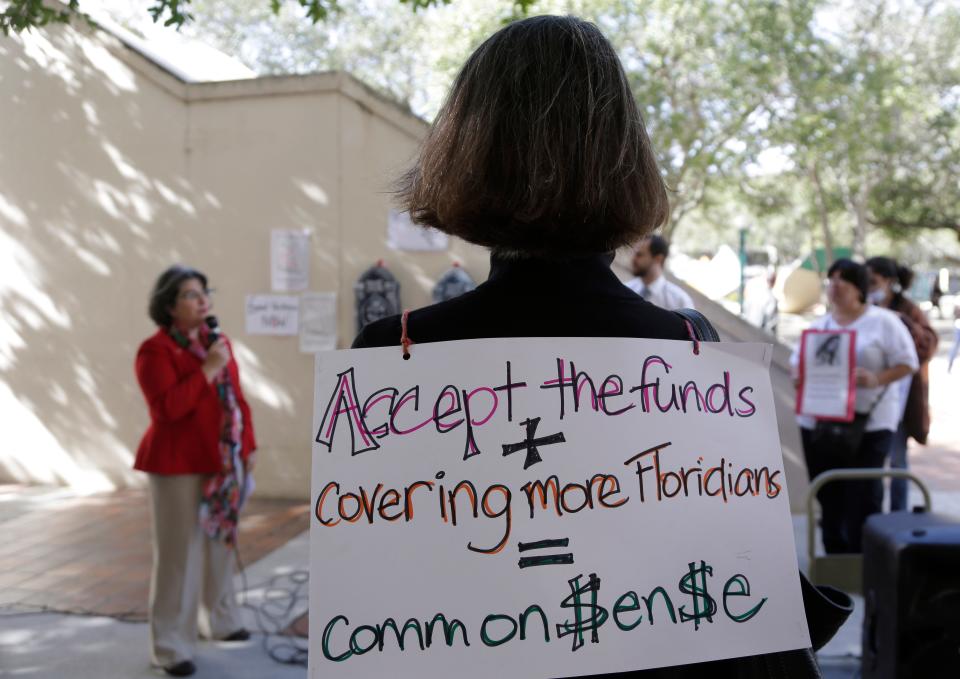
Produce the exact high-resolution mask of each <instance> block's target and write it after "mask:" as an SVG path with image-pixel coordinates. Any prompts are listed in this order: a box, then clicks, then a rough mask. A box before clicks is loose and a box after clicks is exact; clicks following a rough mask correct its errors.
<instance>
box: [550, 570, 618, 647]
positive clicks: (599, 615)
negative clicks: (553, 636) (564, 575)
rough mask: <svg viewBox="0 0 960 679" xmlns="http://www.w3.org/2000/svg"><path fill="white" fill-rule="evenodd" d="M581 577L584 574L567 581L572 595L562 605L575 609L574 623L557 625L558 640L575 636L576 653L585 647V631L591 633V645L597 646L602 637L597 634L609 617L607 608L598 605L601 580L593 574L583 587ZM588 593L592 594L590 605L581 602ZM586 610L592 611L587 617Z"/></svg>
mask: <svg viewBox="0 0 960 679" xmlns="http://www.w3.org/2000/svg"><path fill="white" fill-rule="evenodd" d="M581 577H583V575H582V574H581V575H578V576H577V577H575V578H573V579H572V580H568V581H567V583H568V584H569V585H570V591H571V594H570V596H568V597H567V598H565V599H564V600H563V601H562V602H561V603H560V605H561V606H562V607H563V608H572V609H573V622H565V623H563V624H558V625H557V638H560V637H565V636H567V635H568V634H572V635H574V636H573V650H574V651H576V650H577V649H578V648H580V647H581V646H583V633H584V632H585V631H588V630H589V631H590V632H591V635H590V642H591V643H594V644H596V643H597V642H599V641H600V637H599V635H598V634H597V630H598V629H600V626H601V625H602V624H603V623H605V622H606V621H607V617H608V616H609V613H608V612H607V609H606V608H604V607H603V606H598V605H597V592H598V591H599V590H600V578H598V577H597V574H596V573H591V574H590V577H589V579H588V580H587V582H586V584H584V585H583V586H582V587H581V586H580V578H581ZM587 592H589V593H590V602H589V603H585V602H583V601H581V595H583V594H586V593H587ZM584 608H588V609H590V610H589V614H588V615H587V616H585V615H584V614H583V610H582V609H584Z"/></svg>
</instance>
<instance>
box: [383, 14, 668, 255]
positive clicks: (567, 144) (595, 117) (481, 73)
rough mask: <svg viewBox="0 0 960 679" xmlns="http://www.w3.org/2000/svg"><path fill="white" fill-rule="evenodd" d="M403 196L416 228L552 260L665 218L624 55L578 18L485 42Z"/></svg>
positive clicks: (525, 25)
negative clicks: (621, 57)
mask: <svg viewBox="0 0 960 679" xmlns="http://www.w3.org/2000/svg"><path fill="white" fill-rule="evenodd" d="M398 193H399V196H400V200H401V203H402V204H403V205H404V206H405V207H406V208H407V209H408V210H409V211H410V214H411V217H412V218H413V219H414V221H416V222H419V223H421V224H425V225H428V226H433V227H435V228H438V229H440V230H441V231H445V232H447V233H450V234H453V235H456V236H460V237H461V238H464V239H465V240H468V241H471V242H473V243H477V244H480V245H486V246H490V247H493V248H494V249H497V250H502V251H515V252H522V253H526V254H533V255H544V256H558V257H564V256H571V255H576V254H586V253H590V252H605V251H610V250H613V249H615V248H617V247H619V246H621V245H625V244H628V243H632V242H635V241H636V240H638V239H639V238H640V237H642V236H644V235H645V234H647V233H649V232H650V231H651V230H653V229H654V228H656V227H657V226H659V225H661V224H663V223H664V222H665V221H666V219H667V217H668V214H669V203H668V200H667V193H666V187H665V186H664V183H663V179H662V177H661V176H660V172H659V169H658V167H657V163H656V158H655V156H654V153H653V150H652V148H651V144H650V140H649V138H648V136H647V133H646V130H645V129H644V126H643V121H642V119H641V116H640V113H639V110H638V109H637V105H636V102H635V101H634V99H633V94H632V93H631V91H630V86H629V83H628V82H627V78H626V75H625V74H624V72H623V68H622V66H621V65H620V60H619V59H618V58H617V55H616V53H615V52H614V50H613V47H612V46H611V45H610V43H609V42H608V41H607V39H606V38H605V37H604V36H603V34H601V33H600V30H599V29H598V28H597V27H596V26H594V25H593V24H591V23H588V22H585V21H582V20H580V19H577V18H575V17H557V16H540V17H533V18H530V19H525V20H523V21H518V22H515V23H512V24H510V25H508V26H506V27H504V28H503V29H501V30H500V31H498V32H497V33H495V34H494V35H492V36H491V37H490V38H488V39H487V40H486V41H485V42H484V43H483V44H482V45H480V47H478V48H477V50H476V51H475V52H474V53H473V54H472V55H471V56H470V58H469V59H468V60H467V62H466V64H464V66H463V69H462V70H461V71H460V74H459V75H458V76H457V79H456V81H455V82H454V85H453V87H452V89H451V91H450V93H449V95H448V98H447V101H446V103H445V104H444V106H443V108H442V109H441V111H440V113H439V115H438V116H437V120H436V122H435V124H434V126H433V128H432V129H431V131H430V133H429V135H428V136H427V139H426V141H425V142H424V144H423V147H422V149H421V151H420V157H419V159H418V161H417V163H416V165H415V166H414V167H413V169H411V170H410V171H409V172H408V173H407V174H406V175H405V176H404V177H403V178H402V180H401V181H400V184H399V191H398Z"/></svg>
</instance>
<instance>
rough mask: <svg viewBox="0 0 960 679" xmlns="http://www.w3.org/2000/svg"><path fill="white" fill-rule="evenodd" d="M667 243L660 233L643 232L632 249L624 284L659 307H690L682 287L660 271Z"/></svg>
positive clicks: (666, 251)
mask: <svg viewBox="0 0 960 679" xmlns="http://www.w3.org/2000/svg"><path fill="white" fill-rule="evenodd" d="M669 254H670V244H669V243H667V241H666V240H665V239H664V238H663V237H662V236H656V235H654V236H647V237H646V238H644V239H643V240H642V241H640V243H639V244H638V245H637V249H636V250H635V251H634V253H633V267H632V268H633V275H634V276H636V278H632V279H630V280H629V281H627V282H626V286H627V287H628V288H630V289H631V290H633V291H634V292H635V293H637V294H638V295H640V296H641V297H643V298H644V299H645V300H647V301H648V302H651V303H653V304H656V305H657V306H658V307H661V308H663V309H693V308H694V307H693V300H692V299H690V295H688V294H687V293H686V292H685V291H684V290H683V288H681V287H680V286H679V285H675V284H673V283H671V282H670V281H668V280H667V278H666V276H664V275H663V267H664V263H665V262H666V261H667V255H669Z"/></svg>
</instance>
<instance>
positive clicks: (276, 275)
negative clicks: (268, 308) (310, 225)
mask: <svg viewBox="0 0 960 679" xmlns="http://www.w3.org/2000/svg"><path fill="white" fill-rule="evenodd" d="M270 287H271V289H272V290H274V291H275V292H300V291H301V290H306V289H307V288H308V287H310V232H309V231H305V230H302V229H301V230H295V229H274V230H273V231H271V232H270Z"/></svg>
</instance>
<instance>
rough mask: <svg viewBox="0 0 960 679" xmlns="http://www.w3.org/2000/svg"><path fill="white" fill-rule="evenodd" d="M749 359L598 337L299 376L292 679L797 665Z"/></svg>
mask: <svg viewBox="0 0 960 679" xmlns="http://www.w3.org/2000/svg"><path fill="white" fill-rule="evenodd" d="M769 356H770V347H769V345H763V344H747V343H743V344H741V343H737V344H721V343H712V342H704V343H702V344H700V346H699V353H694V351H693V345H692V344H691V343H690V342H678V341H653V340H641V339H613V338H592V339H576V338H550V339H548V340H544V339H536V338H515V339H487V340H467V341H459V342H437V343H429V344H415V345H413V347H412V349H411V356H410V359H409V360H403V359H402V358H401V352H400V349H399V347H397V346H391V347H386V348H377V349H359V350H346V351H332V352H325V353H320V354H317V359H316V378H315V380H316V381H315V385H316V386H315V396H314V399H315V400H314V403H315V407H314V427H313V431H312V432H311V433H312V439H313V487H312V497H311V504H310V506H311V509H312V512H311V517H310V531H311V534H310V551H311V556H310V569H311V577H310V589H311V592H310V597H311V600H310V629H311V634H310V653H309V664H310V669H309V676H310V677H311V679H319V678H320V677H323V678H324V679H346V678H351V679H361V678H364V679H365V678H367V677H382V676H404V677H430V678H433V677H457V678H458V679H483V678H485V677H490V676H492V675H502V676H505V677H529V678H530V679H548V678H551V677H573V676H581V675H585V674H606V673H611V672H624V671H628V670H638V669H647V668H653V667H662V666H668V665H681V664H686V663H696V662H702V661H707V660H716V659H720V658H730V657H738V656H744V655H753V654H763V653H771V652H774V651H781V650H787V649H796V648H806V647H808V646H809V645H810V639H809V636H808V634H807V624H806V620H805V617H804V611H803V603H802V598H801V595H800V580H799V576H798V569H797V557H796V550H795V548H794V540H793V524H792V521H791V517H790V504H789V501H788V498H787V492H786V479H785V478H784V464H783V457H782V452H781V449H780V440H779V435H778V429H777V413H776V410H775V408H774V400H773V391H772V388H771V384H770V377H769V373H768V371H769Z"/></svg>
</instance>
